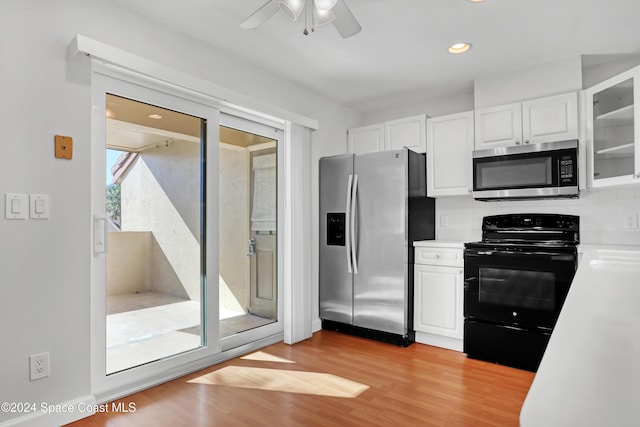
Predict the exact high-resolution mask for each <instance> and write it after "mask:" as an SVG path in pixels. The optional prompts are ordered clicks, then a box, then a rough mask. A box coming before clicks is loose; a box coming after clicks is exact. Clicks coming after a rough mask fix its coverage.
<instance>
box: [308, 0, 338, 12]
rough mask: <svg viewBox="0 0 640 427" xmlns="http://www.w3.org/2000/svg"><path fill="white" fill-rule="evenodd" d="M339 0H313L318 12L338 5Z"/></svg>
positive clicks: (326, 10)
mask: <svg viewBox="0 0 640 427" xmlns="http://www.w3.org/2000/svg"><path fill="white" fill-rule="evenodd" d="M337 2H338V0H313V4H314V6H315V8H314V10H317V11H318V12H328V11H330V10H331V9H333V7H334V6H335V5H336V3H337Z"/></svg>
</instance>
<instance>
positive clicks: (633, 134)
mask: <svg viewBox="0 0 640 427" xmlns="http://www.w3.org/2000/svg"><path fill="white" fill-rule="evenodd" d="M639 78H640V67H636V68H633V69H631V70H629V71H626V72H624V73H622V74H619V75H617V76H615V77H613V78H611V79H609V80H606V81H604V82H602V83H600V84H598V85H596V86H593V87H591V88H589V89H586V90H585V104H586V105H585V110H586V114H585V116H586V117H585V119H586V120H585V121H586V127H587V132H586V134H587V147H588V148H587V156H588V165H589V169H588V170H587V177H588V185H589V187H605V186H612V185H621V184H632V183H640V129H638V126H636V122H637V121H638V120H637V119H638V114H639V113H638V109H636V108H635V105H640V91H639V90H638V87H639V86H638V83H639V82H640V80H638V79H639Z"/></svg>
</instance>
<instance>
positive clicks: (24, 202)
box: [4, 193, 29, 219]
mask: <svg viewBox="0 0 640 427" xmlns="http://www.w3.org/2000/svg"><path fill="white" fill-rule="evenodd" d="M28 209H29V199H28V197H27V195H26V194H16V193H6V194H5V195H4V217H5V218H6V219H27V212H28Z"/></svg>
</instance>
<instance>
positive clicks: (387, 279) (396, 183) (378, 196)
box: [353, 150, 408, 335]
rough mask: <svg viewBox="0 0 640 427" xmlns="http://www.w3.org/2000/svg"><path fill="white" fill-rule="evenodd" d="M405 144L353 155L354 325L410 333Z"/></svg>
mask: <svg viewBox="0 0 640 427" xmlns="http://www.w3.org/2000/svg"><path fill="white" fill-rule="evenodd" d="M407 155H408V152H407V150H400V151H385V152H379V153H369V154H363V155H355V157H354V175H355V176H356V177H357V181H358V184H357V189H356V205H355V212H356V221H355V241H356V244H355V252H356V260H355V261H354V264H357V274H354V302H353V314H354V325H356V326H360V327H364V328H369V329H374V330H377V331H384V332H390V333H394V334H402V335H404V334H406V333H407V332H408V331H407V317H408V313H407V309H408V307H407V303H408V285H407V282H408V280H407V279H408V278H407V272H408V265H407V263H408V260H407V250H406V248H407V191H408V190H407V178H408V175H407V167H406V165H407Z"/></svg>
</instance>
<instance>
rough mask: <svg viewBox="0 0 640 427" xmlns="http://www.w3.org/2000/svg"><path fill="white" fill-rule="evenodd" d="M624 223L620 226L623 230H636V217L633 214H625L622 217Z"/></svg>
mask: <svg viewBox="0 0 640 427" xmlns="http://www.w3.org/2000/svg"><path fill="white" fill-rule="evenodd" d="M623 220H624V222H623V224H622V226H623V228H625V229H627V230H632V229H633V230H635V229H636V228H638V215H637V214H635V213H633V214H627V215H625V216H624V218H623Z"/></svg>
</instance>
